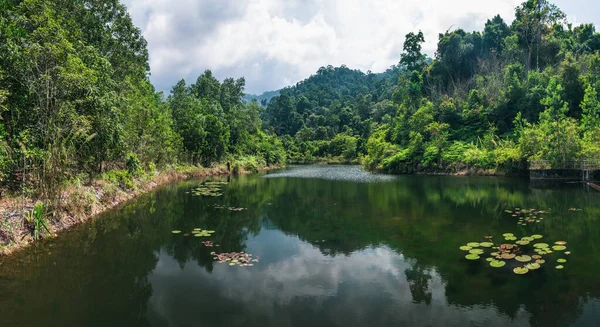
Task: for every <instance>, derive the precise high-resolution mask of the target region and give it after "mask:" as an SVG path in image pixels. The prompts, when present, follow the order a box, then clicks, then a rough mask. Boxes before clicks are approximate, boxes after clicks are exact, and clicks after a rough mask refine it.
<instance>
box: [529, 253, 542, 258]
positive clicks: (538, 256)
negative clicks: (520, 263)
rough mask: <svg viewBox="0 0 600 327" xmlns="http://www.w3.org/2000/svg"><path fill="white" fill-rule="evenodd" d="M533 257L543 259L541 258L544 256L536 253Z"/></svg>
mask: <svg viewBox="0 0 600 327" xmlns="http://www.w3.org/2000/svg"><path fill="white" fill-rule="evenodd" d="M531 257H532V258H533V259H541V258H542V256H541V255H537V254H534V255H532V256H531Z"/></svg>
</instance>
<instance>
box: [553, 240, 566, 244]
mask: <svg viewBox="0 0 600 327" xmlns="http://www.w3.org/2000/svg"><path fill="white" fill-rule="evenodd" d="M554 244H556V245H565V244H567V242H565V241H556V242H554Z"/></svg>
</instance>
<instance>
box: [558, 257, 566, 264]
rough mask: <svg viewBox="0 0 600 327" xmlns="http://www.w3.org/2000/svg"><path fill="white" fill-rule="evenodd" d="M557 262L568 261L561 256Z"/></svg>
mask: <svg viewBox="0 0 600 327" xmlns="http://www.w3.org/2000/svg"><path fill="white" fill-rule="evenodd" d="M556 262H558V263H565V262H567V259H563V258H560V259H557V260H556Z"/></svg>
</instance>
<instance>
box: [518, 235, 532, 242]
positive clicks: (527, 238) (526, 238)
mask: <svg viewBox="0 0 600 327" xmlns="http://www.w3.org/2000/svg"><path fill="white" fill-rule="evenodd" d="M521 240H522V241H527V242H533V241H534V240H535V238H533V237H531V236H525V237H521Z"/></svg>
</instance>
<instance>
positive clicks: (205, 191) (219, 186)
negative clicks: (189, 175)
mask: <svg viewBox="0 0 600 327" xmlns="http://www.w3.org/2000/svg"><path fill="white" fill-rule="evenodd" d="M226 184H227V182H205V183H204V184H202V185H200V186H198V187H196V188H194V189H192V195H195V196H212V197H215V196H221V195H223V185H226Z"/></svg>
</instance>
